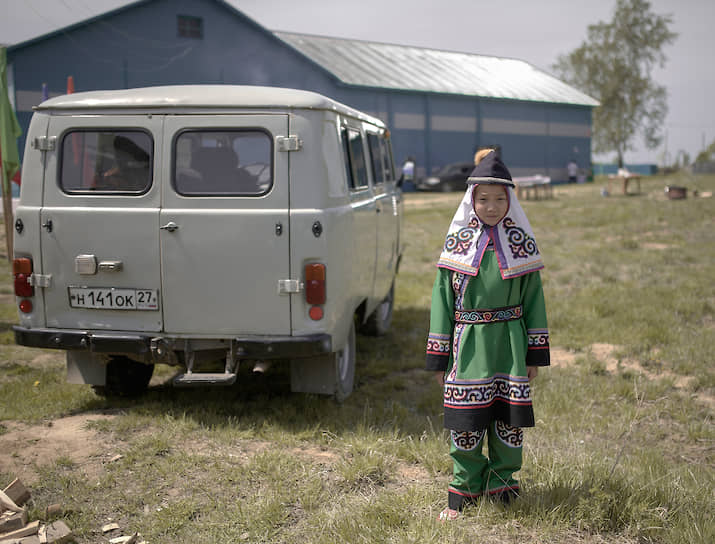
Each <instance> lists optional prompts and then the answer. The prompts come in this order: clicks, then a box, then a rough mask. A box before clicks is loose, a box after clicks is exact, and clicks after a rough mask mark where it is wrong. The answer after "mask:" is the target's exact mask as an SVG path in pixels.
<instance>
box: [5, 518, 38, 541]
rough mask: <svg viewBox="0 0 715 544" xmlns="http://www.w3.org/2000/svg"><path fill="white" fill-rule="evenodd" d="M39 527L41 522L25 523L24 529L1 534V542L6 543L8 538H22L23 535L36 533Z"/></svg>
mask: <svg viewBox="0 0 715 544" xmlns="http://www.w3.org/2000/svg"><path fill="white" fill-rule="evenodd" d="M39 529H40V522H39V521H33V522H32V523H28V524H27V525H25V526H24V527H23V528H22V529H17V530H15V531H10V532H9V533H5V534H3V535H0V544H5V541H6V540H14V539H18V538H22V537H23V536H30V535H36V534H37V531H38V530H39Z"/></svg>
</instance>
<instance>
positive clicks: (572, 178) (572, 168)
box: [566, 159, 578, 183]
mask: <svg viewBox="0 0 715 544" xmlns="http://www.w3.org/2000/svg"><path fill="white" fill-rule="evenodd" d="M566 171H567V172H568V175H569V183H576V182H577V181H578V164H577V163H576V161H575V160H573V159H571V161H569V163H568V164H567V165H566Z"/></svg>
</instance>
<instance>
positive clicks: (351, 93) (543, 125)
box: [8, 0, 598, 181]
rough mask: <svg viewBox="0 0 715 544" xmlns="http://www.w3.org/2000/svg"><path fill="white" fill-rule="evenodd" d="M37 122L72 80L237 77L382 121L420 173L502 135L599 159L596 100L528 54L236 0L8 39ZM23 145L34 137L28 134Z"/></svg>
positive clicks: (523, 145) (178, 1) (555, 171)
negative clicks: (366, 36)
mask: <svg viewBox="0 0 715 544" xmlns="http://www.w3.org/2000/svg"><path fill="white" fill-rule="evenodd" d="M8 61H9V63H10V70H9V79H10V82H11V93H12V97H11V98H14V101H15V105H16V110H17V114H18V119H19V121H20V124H21V125H22V127H23V132H26V130H27V127H28V125H29V121H30V117H31V115H32V107H33V106H34V105H36V104H38V103H39V102H40V101H41V100H42V85H43V83H47V84H48V87H49V90H50V92H49V95H50V96H55V95H57V94H63V93H64V92H65V91H66V81H67V77H68V76H69V75H72V76H73V79H74V82H75V86H76V89H75V90H76V91H84V90H94V89H119V88H128V87H144V86H150V85H168V84H193V83H225V84H248V85H269V86H282V87H293V88H299V89H308V90H312V91H316V92H319V93H321V94H324V95H326V96H329V97H331V98H334V99H336V100H339V101H341V102H344V103H346V104H349V105H351V106H353V107H356V108H358V109H361V110H363V111H366V112H368V113H372V114H373V115H375V116H377V117H380V118H381V119H383V120H384V121H385V122H386V123H387V124H388V126H389V127H390V128H391V131H392V135H393V146H394V151H395V160H396V162H398V163H400V162H401V161H403V160H404V159H405V158H406V157H407V156H408V155H413V156H414V157H415V158H416V163H417V166H418V172H421V173H423V174H424V173H429V172H432V171H434V170H435V169H437V168H438V167H440V166H443V165H445V164H448V163H451V162H460V161H470V160H471V158H472V156H473V154H474V151H475V150H476V149H478V148H479V147H482V146H485V145H498V146H500V147H501V151H502V156H503V157H504V159H505V161H506V162H507V164H509V167H510V169H511V170H512V174H513V175H515V176H520V175H534V174H542V175H546V176H550V177H551V178H552V180H555V181H560V180H565V179H566V177H567V176H566V164H567V163H568V162H569V161H570V160H576V162H577V163H578V164H579V166H580V167H582V168H584V167H588V166H590V158H591V110H592V108H593V107H594V106H596V105H598V103H597V102H596V101H595V100H594V99H592V98H591V97H589V96H587V95H585V94H583V93H581V92H580V91H578V90H576V89H574V88H573V87H570V86H568V85H566V84H565V83H563V82H561V81H559V80H558V79H555V78H554V77H552V76H550V75H549V74H547V73H545V72H542V71H540V70H538V69H536V68H535V67H534V66H532V65H530V64H529V63H527V62H524V61H520V60H516V59H507V58H497V57H486V56H481V55H474V54H467V53H458V52H449V51H440V50H433V49H424V48H418V47H408V46H402V45H393V44H384V43H375V42H365V41H356V40H347V39H339V38H329V37H321V36H308V35H301V34H292V33H285V32H271V31H270V30H267V29H266V28H264V27H263V26H261V25H259V24H258V23H256V22H255V21H253V20H252V19H250V18H249V17H247V16H245V15H244V14H243V13H241V12H240V11H238V10H237V9H236V8H235V7H234V6H233V5H232V4H231V3H230V2H229V1H224V0H140V1H137V2H133V3H131V4H128V5H126V6H124V7H122V8H119V9H116V10H114V11H111V12H108V13H105V14H102V15H100V16H98V17H95V18H92V19H88V20H84V21H81V22H78V23H76V24H74V25H72V26H69V27H66V28H62V29H60V30H57V31H55V32H52V33H50V34H46V35H43V36H40V37H37V38H33V39H30V40H28V41H24V42H22V43H18V44H14V45H11V46H10V47H9V48H8ZM21 144H22V146H23V147H24V141H23V142H21Z"/></svg>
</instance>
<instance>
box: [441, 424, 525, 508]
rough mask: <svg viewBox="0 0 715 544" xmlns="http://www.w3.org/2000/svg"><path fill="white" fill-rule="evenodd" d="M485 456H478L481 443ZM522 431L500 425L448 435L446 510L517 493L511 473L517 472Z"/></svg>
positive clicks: (519, 467)
mask: <svg viewBox="0 0 715 544" xmlns="http://www.w3.org/2000/svg"><path fill="white" fill-rule="evenodd" d="M485 438H486V440H487V443H488V449H487V451H488V454H489V457H486V456H485V455H484V454H483V453H482V449H483V446H484V440H485ZM522 443H523V431H522V429H521V428H519V427H511V426H510V425H506V424H505V423H502V422H501V421H493V422H492V423H490V424H489V426H488V427H487V428H486V429H483V430H481V431H474V432H457V431H452V432H451V444H450V451H449V454H450V456H451V457H452V462H453V464H454V468H453V480H452V482H451V483H450V486H449V507H450V508H452V509H453V510H460V509H461V508H462V506H464V504H465V503H468V502H470V501H471V500H473V499H475V498H477V497H479V496H481V495H482V494H484V493H488V494H490V495H495V494H499V493H502V492H517V491H518V489H519V482H517V481H516V480H515V479H514V473H515V472H517V471H518V470H520V469H521V463H522Z"/></svg>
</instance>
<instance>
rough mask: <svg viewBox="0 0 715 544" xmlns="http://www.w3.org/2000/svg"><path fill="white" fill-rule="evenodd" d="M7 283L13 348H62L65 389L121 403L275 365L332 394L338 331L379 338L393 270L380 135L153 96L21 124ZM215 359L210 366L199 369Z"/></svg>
mask: <svg viewBox="0 0 715 544" xmlns="http://www.w3.org/2000/svg"><path fill="white" fill-rule="evenodd" d="M22 180H23V183H22V188H21V194H20V204H19V206H18V208H17V212H16V222H15V230H16V233H15V248H14V262H13V271H14V276H15V293H16V299H17V304H18V314H19V325H17V326H16V327H15V328H14V331H15V338H16V342H17V343H18V344H21V345H25V346H33V347H38V348H54V349H62V350H66V352H67V364H68V380H69V381H70V382H72V383H87V384H92V385H93V386H95V389H96V390H97V391H98V392H100V393H103V394H108V395H116V394H119V395H132V394H137V393H141V392H142V391H143V390H145V389H146V387H147V386H148V383H149V380H150V378H151V376H152V372H153V369H154V365H155V364H159V363H162V364H169V365H174V366H176V367H178V368H179V369H180V373H179V374H178V375H177V376H176V378H175V384H176V385H185V386H189V385H209V384H213V385H221V384H223V385H229V384H232V383H234V382H235V380H236V379H237V376H238V370H239V366H240V365H241V364H250V365H256V364H263V363H265V362H266V361H274V362H282V363H285V364H290V373H291V386H292V389H293V390H294V391H300V392H314V393H321V394H330V395H335V396H336V397H337V398H339V399H342V398H345V397H346V396H347V395H349V394H350V392H351V391H352V389H353V383H354V375H355V362H356V356H355V333H356V329H357V330H358V331H359V332H365V333H368V334H373V335H380V334H383V333H385V332H386V331H387V329H388V327H389V325H390V321H391V317H392V307H393V300H394V285H395V277H396V275H397V271H398V267H399V261H400V256H401V247H402V246H401V244H402V241H401V239H400V223H401V215H402V201H401V198H402V197H401V191H400V188H399V187H398V183H397V181H396V179H395V174H394V166H393V161H392V151H391V146H390V138H389V131H388V130H387V128H386V127H385V125H384V124H383V123H382V122H381V121H380V120H378V119H375V118H373V117H371V116H369V115H366V114H364V113H361V112H359V111H357V110H354V109H352V108H350V107H347V106H345V105H343V104H340V103H338V102H336V101H334V100H331V99H329V98H326V97H324V96H321V95H319V94H315V93H311V92H307V91H299V90H293V89H282V88H270V87H252V86H226V85H209V86H167V87H151V88H143V89H128V90H117V91H92V92H84V93H76V94H71V95H65V96H60V97H57V98H52V99H50V100H47V101H45V102H43V103H42V104H40V105H39V106H37V107H36V108H35V112H34V115H33V118H32V121H31V123H30V128H29V131H28V137H27V145H26V150H25V155H24V160H23V171H22ZM217 361H219V362H220V363H219V366H218V367H217V366H216V362H217Z"/></svg>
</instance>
